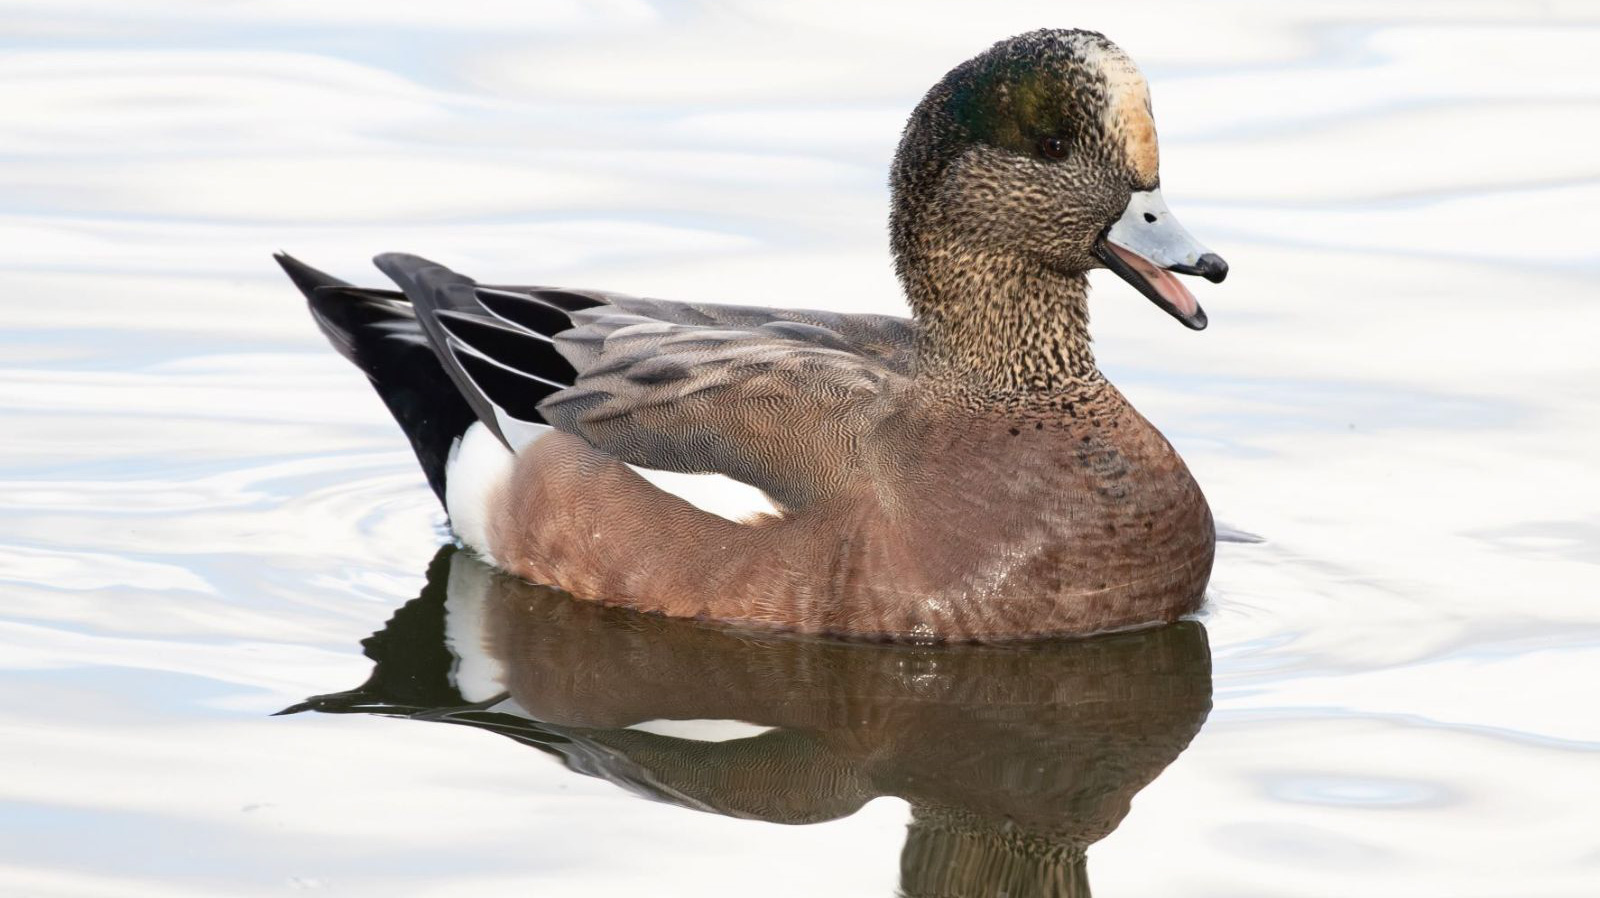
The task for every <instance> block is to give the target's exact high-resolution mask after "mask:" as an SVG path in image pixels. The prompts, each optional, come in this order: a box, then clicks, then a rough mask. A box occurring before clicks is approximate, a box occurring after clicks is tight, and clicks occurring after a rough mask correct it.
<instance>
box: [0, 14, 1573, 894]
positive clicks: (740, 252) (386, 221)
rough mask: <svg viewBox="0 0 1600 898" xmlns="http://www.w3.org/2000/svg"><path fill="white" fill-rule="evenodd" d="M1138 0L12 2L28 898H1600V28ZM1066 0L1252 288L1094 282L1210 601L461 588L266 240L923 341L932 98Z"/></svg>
mask: <svg viewBox="0 0 1600 898" xmlns="http://www.w3.org/2000/svg"><path fill="white" fill-rule="evenodd" d="M1109 6H1110V5H1105V4H1102V5H1096V6H1092V7H1091V6H1084V7H1083V8H1081V9H1067V8H1063V7H1061V5H1060V4H1048V5H1045V4H1032V5H1028V4H1016V5H1012V4H999V5H993V6H986V7H985V10H984V12H983V13H982V15H978V14H976V13H974V12H972V11H971V9H970V8H967V9H963V8H961V7H958V6H956V5H953V4H952V5H945V4H916V5H910V4H872V5H870V6H869V5H866V4H859V3H858V4H849V5H845V4H837V3H808V4H804V5H799V4H796V5H788V6H786V7H784V8H783V9H774V8H772V5H771V4H756V3H754V2H748V3H740V2H734V3H726V4H717V5H709V4H705V5H702V4H666V3H663V4H648V3H643V2H634V3H629V2H613V3H594V4H576V3H574V4H501V3H482V4H436V3H430V4H423V3H401V4H394V3H385V4H376V3H372V4H368V3H344V4H336V5H331V4H310V3H273V4H266V3H231V4H212V3H179V2H171V0H139V2H134V3H127V2H124V3H118V4H103V3H93V2H84V3H78V4H61V3H54V2H52V3H42V2H27V0H12V2H6V3H3V4H0V22H3V23H4V24H3V25H0V34H3V35H4V40H5V49H6V53H5V54H4V55H3V56H0V101H3V104H4V108H5V109H6V110H7V120H6V124H5V126H4V127H3V128H0V153H3V154H4V158H5V162H6V164H5V165H4V166H0V236H3V238H4V239H3V240H0V288H3V289H0V297H3V298H0V309H3V313H4V320H5V322H6V326H5V328H4V329H3V332H0V340H3V341H4V355H3V358H4V360H5V361H4V363H3V370H0V413H3V415H4V432H5V434H6V437H5V439H4V440H3V441H0V505H3V506H4V508H5V510H6V513H5V514H4V515H0V581H3V586H0V667H4V668H5V670H6V674H7V675H6V676H5V677H4V679H3V680H0V684H3V685H0V733H3V735H0V765H3V769H4V770H6V771H7V773H8V775H7V776H6V777H4V778H3V781H0V893H4V894H7V895H11V894H17V895H30V896H31V895H45V896H67V895H71V896H78V895H95V896H99V895H115V896H123V895H127V896H144V895H162V896H166V895H178V896H187V895H195V896H202V895H203V896H212V895H219V894H226V895H273V894H282V893H286V892H293V891H299V890H311V891H318V890H320V891H324V892H327V893H330V894H346V895H377V894H406V895H476V896H491V895H501V894H507V895H509V894H528V893H538V894H563V895H564V894H624V893H635V894H691V893H693V894H734V895H745V894H755V893H759V894H770V895H814V894H823V893H828V894H839V895H891V894H894V893H895V891H896V890H897V889H902V890H905V891H906V892H908V893H916V892H918V891H919V890H922V891H930V890H935V889H937V888H938V887H941V885H943V886H950V884H951V883H952V882H954V881H955V880H953V879H951V877H958V876H960V875H964V874H963V872H962V871H966V873H968V874H970V873H971V872H972V871H974V870H978V871H1010V872H1009V873H1008V874H1004V875H1014V876H1016V877H1020V878H1019V879H1015V880H1008V881H1011V882H1014V883H1016V884H1018V887H1019V888H1020V887H1021V885H1022V884H1026V883H1035V884H1036V883H1040V882H1045V883H1053V884H1054V885H1055V887H1056V888H1057V889H1058V891H1061V892H1064V893H1067V894H1070V893H1072V892H1073V890H1078V891H1081V889H1082V886H1083V883H1084V881H1085V880H1087V882H1089V883H1091V884H1092V888H1093V890H1094V892H1095V894H1098V895H1110V896H1142V895H1175V894H1177V895H1195V896H1263V898H1265V896H1321V895H1335V894H1365V895H1396V896H1398V895H1406V896H1450V898H1461V896H1504V895H1519V896H1565V895H1570V896H1579V895H1591V894H1594V893H1595V892H1596V890H1597V888H1600V839H1597V838H1596V837H1595V835H1594V831H1595V824H1594V812H1593V808H1594V807H1595V806H1596V804H1597V802H1600V775H1597V773H1600V755H1597V749H1600V712H1597V710H1596V703H1595V700H1594V697H1593V694H1592V693H1593V685H1592V684H1593V683H1594V682H1595V678H1596V675H1597V674H1600V604H1597V600H1596V598H1595V597H1596V596H1597V595H1600V570H1597V562H1600V549H1597V548H1596V547H1597V546H1600V515H1597V512H1596V509H1597V508H1600V476H1596V471H1595V462H1594V459H1595V458H1596V457H1600V453H1597V450H1600V426H1597V424H1596V422H1597V421H1600V377H1597V374H1600V364H1597V362H1596V361H1595V353H1594V349H1593V334H1594V333H1595V331H1596V328H1597V327H1600V303H1597V302H1596V300H1597V299H1600V297H1597V296H1596V294H1595V290H1594V288H1593V286H1592V283H1591V282H1592V278H1593V277H1594V275H1595V273H1596V269H1597V268H1600V259H1597V257H1596V254H1595V252H1594V248H1593V247H1594V240H1593V237H1592V235H1593V234H1595V233H1597V232H1600V127H1597V126H1596V124H1595V122H1596V120H1597V119H1596V116H1595V112H1596V108H1597V105H1600V27H1597V26H1600V22H1597V20H1600V9H1597V8H1596V7H1595V6H1593V5H1592V4H1576V3H1544V4H1522V5H1507V4H1490V3H1484V4H1475V3H1466V4H1450V5H1448V6H1446V5H1438V4H1431V3H1386V4H1358V3H1346V4H1315V5H1313V4H1295V5H1292V6H1291V5H1287V4H1268V3H1264V2H1259V0H1245V2H1237V3H1221V2H1216V3H1197V4H1177V3H1172V4H1160V5H1156V6H1151V5H1140V6H1138V7H1137V8H1132V9H1126V10H1123V9H1111V8H1109ZM1103 7H1104V8H1103ZM1044 24H1052V25H1081V26H1087V27H1096V28H1099V29H1101V30H1103V31H1105V32H1106V33H1108V34H1109V35H1110V36H1112V37H1113V38H1114V39H1115V40H1117V41H1118V42H1120V43H1121V44H1123V46H1125V47H1126V48H1127V49H1128V50H1129V51H1130V52H1131V53H1132V54H1133V55H1134V56H1135V57H1136V58H1138V59H1139V60H1140V61H1141V63H1142V65H1143V66H1144V68H1145V70H1146V72H1147V74H1148V75H1149V76H1150V79H1151V82H1152V89H1153V93H1154V98H1155V104H1156V114H1157V121H1158V124H1159V127H1160V129H1161V134H1162V148H1163V180H1164V185H1165V192H1166V193H1167V195H1168V199H1169V201H1170V202H1171V203H1172V204H1173V206H1174V208H1175V210H1176V211H1177V213H1178V214H1179V215H1180V216H1181V217H1182V218H1183V219H1184V221H1185V223H1186V224H1187V225H1188V227H1189V229H1190V230H1191V231H1193V232H1194V233H1195V234H1196V235H1197V236H1199V237H1200V239H1202V240H1204V241H1206V242H1207V243H1209V244H1210V245H1212V246H1214V247H1215V248H1217V249H1218V250H1219V251H1221V252H1222V253H1223V254H1224V255H1226V256H1227V258H1228V260H1229V262H1230V263H1231V264H1232V266H1233V274H1232V275H1231V276H1230V277H1229V279H1228V282H1227V283H1226V284H1224V285H1221V286H1218V287H1211V286H1207V285H1202V287H1203V288H1204V289H1203V290H1201V291H1199V292H1200V299H1201V301H1202V302H1203V303H1204V304H1205V306H1206V308H1207V311H1208V312H1209V313H1210V316H1211V319H1212V327H1211V329H1210V330H1208V331H1206V332H1205V333H1204V334H1199V335H1195V334H1191V333H1188V332H1186V331H1184V330H1183V329H1181V328H1179V327H1177V326H1176V325H1175V324H1174V323H1172V322H1171V321H1170V320H1168V319H1166V318H1165V316H1163V315H1162V314H1161V313H1160V312H1159V311H1157V310H1155V309H1154V308H1153V307H1151V306H1150V305H1149V304H1148V303H1146V302H1144V301H1143V300H1141V299H1139V298H1138V297H1137V296H1135V295H1134V294H1133V293H1132V291H1131V290H1129V289H1127V288H1125V287H1124V286H1122V285H1120V284H1119V283H1117V282H1115V281H1114V280H1112V279H1100V280H1098V281H1097V283H1098V284H1099V288H1100V289H1099V290H1098V291H1097V294H1096V298H1095V299H1094V301H1093V309H1094V314H1095V331H1096V335H1097V340H1098V347H1099V349H1098V351H1099V355H1100V358H1101V360H1102V363H1103V365H1104V367H1105V368H1106V369H1107V370H1108V372H1109V373H1110V374H1111V375H1112V377H1113V379H1114V380H1116V381H1117V383H1118V384H1119V385H1120V386H1121V387H1122V388H1123V390H1124V392H1126V393H1127V394H1128V395H1129V396H1130V398H1131V399H1132V400H1133V401H1134V403H1135V404H1136V405H1138V406H1139V408H1140V409H1141V410H1142V411H1143V412H1144V413H1145V414H1146V415H1147V416H1148V417H1150V418H1151V419H1152V420H1154V421H1155V422H1157V424H1158V425H1159V426H1161V427H1162V428H1163V430H1164V431H1165V432H1166V433H1167V434H1168V435H1169V436H1170V437H1171V438H1172V439H1173V441H1174V442H1175V443H1176V444H1177V445H1178V447H1179V448H1180V450H1181V451H1182V452H1183V454H1184V456H1185V458H1186V459H1188V461H1189V463H1190V465H1191V467H1192V468H1193V469H1194V471H1195V473H1196V476H1197V477H1198V478H1199V480H1200V482H1201V483H1202V484H1203V485H1204V487H1205V488H1206V490H1207V493H1208V495H1209V496H1210V498H1211V502H1212V505H1213V507H1214V508H1215V509H1216V511H1217V513H1218V516H1219V517H1220V518H1221V519H1222V520H1224V521H1225V522H1227V523H1229V524H1232V525H1234V526H1236V527H1238V528H1241V529H1243V530H1246V531H1250V532H1253V533H1256V534H1260V535H1261V536H1263V537H1265V542H1261V543H1253V544H1246V543H1231V544H1226V545H1224V546H1222V548H1221V551H1220V554H1219V558H1218V563H1217V570H1216V575H1215V577H1214V580H1213V584H1212V595H1211V601H1210V604H1209V606H1208V608H1207V610H1206V612H1205V613H1204V614H1203V616H1202V619H1201V620H1200V621H1199V622H1197V623H1194V624H1189V625H1185V626H1183V627H1180V628H1175V629H1172V630H1167V631H1159V632H1156V633H1146V634H1138V635H1132V636H1125V637H1118V638H1117V639H1115V640H1109V641H1103V642H1091V643H1085V644H1081V645H1058V646H1043V647H1035V648H1032V649H1028V650H1025V651H999V650H993V649H987V650H980V649H942V650H941V649H883V648H871V647H861V646H849V647H847V646H838V645H834V644H829V643H821V642H812V641H792V640H781V639H771V638H767V637H763V638H758V639H753V638H749V637H744V636H739V635H736V634H731V633H728V632H726V631H722V630H718V629H716V628H711V627H704V626H698V625H692V624H673V623H669V622H662V621H639V620H637V619H631V618H628V617H627V616H625V615H624V616H621V617H618V615H617V614H615V613H610V612H599V611H597V610H595V609H590V608H585V607H574V606H571V605H567V604H564V603H562V602H560V601H558V600H556V599H555V598H553V597H551V596H550V595H548V594H546V593H543V592H542V591H539V590H534V589H531V588H529V587H525V586H519V585H516V584H508V583H506V582H504V581H497V580H495V579H494V578H491V577H487V576H485V575H484V574H483V572H482V571H481V570H475V569H474V568H473V565H472V562H470V560H468V559H465V558H462V557H460V556H455V557H454V558H442V559H440V560H438V561H437V562H435V553H436V551H437V548H438V546H439V545H440V544H441V543H442V542H443V541H444V536H443V534H442V532H441V530H440V529H439V526H440V517H439V514H438V511H437V508H436V507H435V505H434V502H433V500H432V497H431V495H430V494H429V493H428V492H427V490H426V487H425V486H424V485H423V482H422V479H421V476H420V474H419V473H418V472H417V471H416V470H415V467H414V462H413V461H412V460H411V458H410V455H409V452H408V450H407V449H406V446H405V444H404V442H403V441H402V440H401V439H400V438H399V436H398V434H397V432H396V431H395V429H394V426H393V424H392V423H391V422H390V421H389V420H388V419H387V416H386V415H385V413H384V411H383V409H382V407H381V406H380V404H379V403H378V402H377V400H376V398H375V397H374V396H373V395H372V394H371V392H370V390H369V389H368V387H367V386H366V385H365V384H364V383H363V382H362V379H361V377H360V376H359V375H358V374H357V373H356V372H354V371H353V370H351V369H350V368H348V366H347V365H346V364H345V363H344V362H343V361H342V360H340V359H339V358H337V357H336V356H335V355H334V354H333V353H332V352H331V351H330V350H329V349H328V348H327V347H326V346H325V345H324V344H323V343H322V341H321V338H320V336H319V335H318V334H317V333H316V332H315V329H314V327H313V326H312V325H311V323H310V321H309V319H308V317H307V316H306V314H305V312H304V309H303V307H302V306H301V304H300V302H299V301H298V300H297V297H296V296H295V294H294V293H293V291H292V289H291V288H290V287H289V286H288V284H287V283H285V282H284V281H283V280H282V278H281V276H280V275H279V274H277V273H276V271H275V270H274V268H273V266H272V265H271V262H270V259H269V258H268V255H269V253H270V252H271V251H273V250H276V249H280V248H282V249H287V250H289V251H291V252H294V253H297V254H299V255H301V256H302V257H304V258H305V259H307V260H308V261H310V262H312V263H313V264H317V265H319V266H322V267H326V268H328V269H329V270H331V271H334V272H335V273H339V274H343V275H345V276H347V277H353V276H358V275H359V276H361V277H362V278H363V279H366V280H370V281H372V282H376V281H377V276H376V273H375V272H374V273H370V274H363V273H364V272H369V271H370V269H368V268H367V267H366V262H365V259H366V257H368V256H370V255H371V254H373V253H375V252H378V251H381V250H387V249H406V250H412V251H417V252H422V253H425V254H428V255H431V256H434V257H437V258H439V259H440V260H441V261H444V262H447V263H449V264H451V265H453V266H455V267H457V268H459V269H461V270H464V271H467V272H469V273H472V274H474V275H477V276H480V277H482V278H484V279H486V280H491V281H493V280H501V281H526V280H530V279H531V280H540V281H546V282H552V283H565V284H572V285H577V286H598V287H606V288H613V289H618V290H625V291H638V292H646V293H651V294H655V295H666V296H679V297H686V298H700V299H706V300H721V301H743V302H751V301H755V302H766V303H771V304H775V305H812V306H818V305H821V306H828V307H833V308H843V309H856V310H871V311H897V310H898V308H899V306H898V300H897V294H896V290H895V286H894V283H893V279H892V275H891V273H890V269H889V266H888V262H887V253H886V246H885V244H886V240H885V234H884V226H883V220H884V216H885V208H886V207H885V203H886V200H885V191H884V188H883V181H884V172H885V169H886V166H887V162H888V157H889V153H890V152H891V151H892V148H893V144H894V141H895V139H896V137H897V135H898V128H899V124H900V122H901V121H902V120H903V116H904V115H905V113H906V111H908V110H909V108H910V107H911V105H912V104H913V103H914V102H915V100H916V98H917V97H918V95H919V94H920V92H921V91H922V90H923V89H925V88H926V87H927V85H929V84H931V83H932V82H933V80H935V79H936V78H937V77H938V76H939V75H940V74H942V72H943V71H944V70H945V69H947V68H948V67H949V66H951V65H953V64H954V63H955V62H957V61H959V60H961V59H963V58H965V57H967V56H969V55H971V54H972V53H973V52H975V51H976V50H978V49H980V48H981V46H982V45H983V44H984V43H985V42H986V41H988V40H990V39H994V38H999V37H1002V36H1005V35H1007V34H1011V33H1014V32H1017V31H1022V30H1026V29H1029V28H1033V27H1037V26H1039V25H1044ZM430 565H433V573H434V575H435V576H434V578H433V579H432V580H431V581H430V580H429V578H428V576H427V573H428V571H429V569H430ZM452 578H453V579H452ZM430 584H431V585H430ZM419 596H420V598H418V597H419ZM408 603H411V604H408ZM518 609H520V610H518ZM447 611H448V612H452V613H448V614H447V613H446V612H447ZM391 618H392V620H391ZM377 631H382V634H383V635H381V636H380V637H376V638H374V640H373V641H371V642H369V643H367V644H366V651H367V653H368V655H370V656H372V657H368V656H367V655H363V651H362V646H361V645H360V643H361V641H362V640H363V639H365V638H366V637H367V636H368V634H370V633H374V632H377ZM474 633H476V634H478V637H477V638H476V639H474V638H473V637H472V635H471V634H474ZM483 634H488V635H489V636H490V640H489V642H488V643H487V645H488V647H489V650H488V651H486V652H480V653H477V654H474V653H473V652H472V651H470V650H469V648H470V647H471V646H474V645H477V644H479V643H480V642H481V641H482V636H483ZM497 652H498V654H497ZM374 658H375V659H376V661H374ZM375 670H376V673H375ZM369 681H370V682H369ZM364 682H365V683H367V686H366V687H363V688H362V689H360V690H357V687H360V685H361V684H363V683H364ZM501 692H508V693H509V697H501V696H500V693H501ZM312 696H316V697H318V698H314V699H312V700H311V701H312V704H314V705H316V706H317V707H319V708H320V709H321V710H323V711H371V712H379V713H316V712H314V711H305V712H302V713H297V714H292V715H287V716H278V717H274V716H271V715H272V714H273V713H275V712H278V711H280V710H283V709H285V708H289V707H291V706H296V705H300V704H302V703H304V702H306V701H307V699H308V697H312ZM385 715H401V717H402V718H403V717H406V716H411V717H421V718H425V719H428V720H431V721H433V722H431V723H430V722H419V721H417V720H412V719H399V718H396V717H394V716H385ZM441 722H442V723H453V724H458V725H453V726H445V725H439V723H441ZM686 739H688V740H691V741H684V740H686ZM1185 746H1186V747H1185ZM708 758H709V759H714V761H710V762H708V761H706V760H705V759H708ZM641 795H643V796H644V797H646V798H651V799H655V800H641V797H640V796H641ZM685 807H688V808H690V809H685ZM800 820H806V821H817V822H811V823H809V824H808V825H803V826H785V825H775V824H774V823H773V822H767V821H786V822H797V821H800ZM913 820H914V821H915V825H914V826H912V827H910V828H909V829H908V827H907V823H908V821H913ZM1085 847H1086V850H1087V860H1084V858H1083V857H1081V854H1082V851H1083V850H1084V849H1085ZM999 858H1010V860H1008V861H1004V862H1002V861H1001V860H999ZM1018 858H1022V859H1023V860H1018ZM976 878H977V879H978V880H981V881H984V882H988V883H991V884H993V883H996V882H1000V881H1003V876H1002V873H1000V872H994V873H993V875H990V874H989V873H984V874H982V875H977V876H976ZM1015 891H1016V890H1015V889H1014V890H1013V892H1015ZM980 894H981V892H980Z"/></svg>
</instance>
